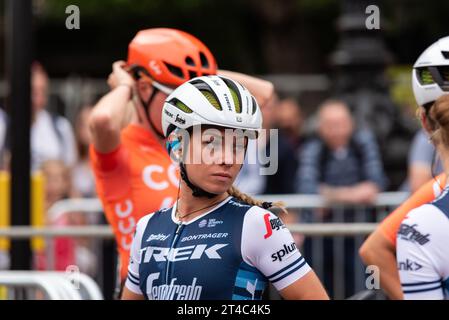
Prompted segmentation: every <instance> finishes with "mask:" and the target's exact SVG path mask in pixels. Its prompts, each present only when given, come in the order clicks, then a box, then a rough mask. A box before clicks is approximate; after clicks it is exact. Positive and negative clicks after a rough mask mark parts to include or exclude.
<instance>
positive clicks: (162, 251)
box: [140, 243, 228, 263]
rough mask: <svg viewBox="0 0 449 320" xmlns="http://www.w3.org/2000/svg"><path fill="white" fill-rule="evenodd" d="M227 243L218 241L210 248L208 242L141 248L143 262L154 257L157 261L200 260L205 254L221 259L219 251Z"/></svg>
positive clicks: (147, 261)
mask: <svg viewBox="0 0 449 320" xmlns="http://www.w3.org/2000/svg"><path fill="white" fill-rule="evenodd" d="M227 245H228V244H227V243H226V244H222V243H217V244H214V245H213V246H210V247H209V248H208V247H207V244H199V245H196V246H186V247H181V248H161V247H146V248H143V249H141V250H140V254H141V259H142V262H143V263H149V262H150V261H151V259H152V258H153V259H154V261H156V262H164V261H171V262H174V261H183V260H198V259H201V258H202V257H203V256H204V255H205V256H206V257H207V258H209V259H221V256H220V254H219V252H218V251H219V250H220V249H223V248H224V247H226V246H227Z"/></svg>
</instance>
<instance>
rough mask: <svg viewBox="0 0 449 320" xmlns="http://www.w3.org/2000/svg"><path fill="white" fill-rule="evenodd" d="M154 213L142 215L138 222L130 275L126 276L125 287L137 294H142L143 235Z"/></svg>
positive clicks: (132, 248)
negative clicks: (140, 274) (140, 275)
mask: <svg viewBox="0 0 449 320" xmlns="http://www.w3.org/2000/svg"><path fill="white" fill-rule="evenodd" d="M152 215H153V214H149V215H146V216H144V217H142V218H141V219H140V220H139V222H138V223H137V227H136V232H135V233H134V238H133V242H132V244H131V250H130V257H129V265H128V276H127V277H126V282H125V287H127V288H128V289H129V290H131V291H132V292H134V293H136V294H142V291H141V290H140V278H139V266H140V261H141V259H140V258H141V254H140V249H141V244H142V237H143V233H144V232H145V229H146V227H147V224H148V221H149V220H150V218H151V216H152Z"/></svg>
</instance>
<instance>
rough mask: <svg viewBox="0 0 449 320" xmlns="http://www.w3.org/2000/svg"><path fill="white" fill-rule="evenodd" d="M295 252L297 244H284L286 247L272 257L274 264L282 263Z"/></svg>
mask: <svg viewBox="0 0 449 320" xmlns="http://www.w3.org/2000/svg"><path fill="white" fill-rule="evenodd" d="M295 250H296V243H294V242H292V243H290V244H289V245H286V244H284V246H283V247H282V249H281V250H279V251H277V252H275V253H273V254H272V255H271V260H272V261H273V262H274V261H279V262H281V261H282V259H284V258H285V257H287V256H288V255H289V254H290V253H292V252H295Z"/></svg>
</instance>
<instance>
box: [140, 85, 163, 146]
mask: <svg viewBox="0 0 449 320" xmlns="http://www.w3.org/2000/svg"><path fill="white" fill-rule="evenodd" d="M158 92H159V89H157V88H155V87H153V92H152V93H151V96H150V98H149V99H148V101H147V102H145V101H144V100H143V99H142V97H141V96H140V95H138V97H139V100H140V102H141V103H142V106H143V108H144V111H145V115H146V117H147V120H148V123H149V124H150V127H151V128H152V129H153V131H154V132H155V133H156V134H157V135H158V136H159V138H161V139H165V137H164V135H163V134H161V133H160V132H159V130H158V129H157V128H156V126H155V125H154V123H153V121H152V120H151V117H150V104H151V103H152V102H153V100H154V98H155V97H156V94H157V93H158Z"/></svg>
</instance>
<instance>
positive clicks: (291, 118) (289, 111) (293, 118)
mask: <svg viewBox="0 0 449 320" xmlns="http://www.w3.org/2000/svg"><path fill="white" fill-rule="evenodd" d="M276 109H277V110H276V123H277V127H278V128H279V129H280V130H281V132H282V134H283V136H284V137H285V138H286V139H287V141H288V142H289V143H290V145H291V146H292V147H293V149H294V150H295V151H298V150H299V148H300V146H301V143H302V136H301V134H302V127H303V123H304V118H303V114H302V111H301V107H300V106H299V104H298V103H297V102H296V100H295V99H293V98H285V99H283V100H281V101H280V102H279V104H278V107H277V108H276Z"/></svg>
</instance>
